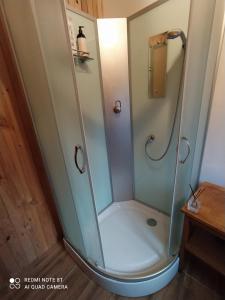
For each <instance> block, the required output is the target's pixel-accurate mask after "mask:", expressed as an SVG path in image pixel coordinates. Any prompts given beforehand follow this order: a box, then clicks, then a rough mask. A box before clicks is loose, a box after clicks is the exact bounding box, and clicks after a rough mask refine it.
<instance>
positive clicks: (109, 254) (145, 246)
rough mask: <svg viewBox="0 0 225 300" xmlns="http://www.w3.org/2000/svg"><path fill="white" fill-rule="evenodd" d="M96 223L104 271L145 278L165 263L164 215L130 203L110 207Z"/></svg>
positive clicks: (166, 231) (166, 233)
mask: <svg viewBox="0 0 225 300" xmlns="http://www.w3.org/2000/svg"><path fill="white" fill-rule="evenodd" d="M148 220H150V222H148ZM151 220H152V222H153V225H155V223H156V225H155V226H151V225H149V223H150V224H151ZM98 221H99V229H100V235H101V240H102V248H103V253H104V261H105V270H106V271H107V272H109V273H111V274H115V275H119V276H123V277H128V278H130V277H140V276H141V277H145V276H148V275H149V272H150V271H151V273H156V272H158V271H159V270H161V269H162V268H163V266H165V265H166V264H168V254H167V251H168V237H169V217H168V216H167V215H165V214H163V213H160V212H158V211H156V210H154V209H152V208H150V207H148V206H146V205H144V204H141V203H140V202H137V201H134V200H130V201H124V202H115V203H113V204H111V205H110V206H109V207H108V208H107V209H106V210H104V211H103V212H102V213H101V214H100V215H99V217H98Z"/></svg>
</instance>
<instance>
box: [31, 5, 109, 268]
mask: <svg viewBox="0 0 225 300" xmlns="http://www.w3.org/2000/svg"><path fill="white" fill-rule="evenodd" d="M33 4H34V5H33V11H34V13H35V16H36V21H37V26H38V29H39V35H40V40H41V43H42V51H43V56H44V59H45V64H46V71H47V75H48V80H49V84H50V87H51V93H52V102H53V108H54V112H55V117H56V122H57V126H58V132H59V137H60V142H61V147H62V151H63V154H64V160H65V165H66V169H67V173H68V178H69V182H70V186H71V191H72V194H73V199H74V206H75V209H76V213H77V217H78V221H79V224H80V230H81V233H82V237H83V243H84V248H85V253H84V254H85V255H84V256H85V258H86V259H87V260H88V261H89V262H90V263H92V264H94V265H99V266H104V263H103V256H102V249H101V241H100V236H99V229H98V222H97V214H96V209H95V204H94V199H93V188H92V183H91V179H90V171H89V163H88V159H87V152H86V144H85V140H84V128H83V124H82V119H81V111H80V105H79V101H78V97H77V90H76V89H77V88H76V79H75V74H74V66H73V58H72V52H71V46H70V41H69V39H68V31H67V19H66V12H65V9H64V3H63V1H54V5H53V2H52V1H50V0H49V1H39V0H37V1H33ZM51 16H54V18H51ZM56 32H57V34H56ZM52 36H54V39H53V38H52ZM70 230H71V232H73V231H75V230H76V228H70ZM69 242H71V241H70V240H69ZM73 246H76V245H73Z"/></svg>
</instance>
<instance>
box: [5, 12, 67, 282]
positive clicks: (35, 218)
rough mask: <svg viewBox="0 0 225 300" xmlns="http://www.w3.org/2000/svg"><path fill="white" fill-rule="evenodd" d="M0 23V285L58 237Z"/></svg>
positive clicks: (39, 159) (54, 213)
mask: <svg viewBox="0 0 225 300" xmlns="http://www.w3.org/2000/svg"><path fill="white" fill-rule="evenodd" d="M1 20H2V18H1V16H0V283H1V282H3V281H4V280H6V279H7V280H8V277H9V276H13V275H15V274H16V273H18V272H21V271H22V270H23V269H24V267H26V266H27V265H29V264H30V263H31V262H33V261H34V260H36V259H37V258H39V257H40V256H41V255H42V254H43V253H44V252H45V251H46V250H48V249H49V248H50V247H52V245H54V244H55V243H56V241H57V239H60V238H61V237H62V236H61V234H62V233H61V229H60V226H59V223H58V219H57V217H56V211H55V207H54V205H53V204H52V202H51V201H52V195H51V190H50V187H49V184H48V181H47V179H46V178H47V176H46V174H45V172H44V171H43V170H44V167H43V161H42V159H41V155H40V150H39V148H38V146H37V141H36V137H35V134H34V130H33V127H32V122H31V118H30V115H29V112H28V108H27V106H26V100H25V99H24V98H25V97H23V96H24V94H23V90H22V88H21V85H19V80H18V78H19V77H18V74H16V73H15V72H14V71H15V70H16V67H15V63H14V64H13V61H12V53H11V52H10V51H11V49H10V46H9V43H8V40H7V35H6V32H5V29H4V26H3V22H1ZM10 53H11V54H10ZM10 55H11V56H10ZM31 145H32V146H31ZM50 198H51V199H50Z"/></svg>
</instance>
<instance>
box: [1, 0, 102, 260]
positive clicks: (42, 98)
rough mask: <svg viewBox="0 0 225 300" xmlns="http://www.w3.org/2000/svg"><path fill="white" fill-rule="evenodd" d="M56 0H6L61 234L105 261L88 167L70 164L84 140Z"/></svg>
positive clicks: (83, 251)
mask: <svg viewBox="0 0 225 300" xmlns="http://www.w3.org/2000/svg"><path fill="white" fill-rule="evenodd" d="M60 2H61V1H59V0H57V1H54V2H53V1H51V0H47V1H46V0H45V1H44V0H43V1H40V0H37V1H36V0H34V1H27V0H21V1H19V2H18V1H15V0H9V1H8V0H7V1H5V2H4V6H5V11H6V15H7V19H8V23H9V25H10V30H11V33H12V38H13V42H14V45H15V49H16V55H17V58H18V62H19V66H20V69H21V73H22V76H23V80H24V83H25V88H26V91H27V94H28V97H29V103H30V106H31V111H32V117H33V120H34V124H35V126H36V130H37V134H38V136H39V141H40V145H41V148H42V153H43V156H44V158H45V161H46V165H47V167H48V173H49V176H50V180H51V182H52V185H53V189H54V192H55V196H56V202H57V206H58V211H59V215H60V219H61V222H62V224H63V230H64V236H65V238H66V239H67V240H68V241H69V242H70V243H71V244H72V245H73V246H74V248H75V249H76V250H78V251H79V252H80V253H81V254H82V255H83V256H85V257H86V258H87V259H88V260H89V262H91V263H93V264H97V265H100V266H104V263H103V257H102V252H101V242H100V237H99V231H98V224H97V216H96V211H95V207H94V204H93V198H92V190H91V186H90V183H89V176H88V172H87V171H86V172H85V173H84V174H82V175H81V174H80V173H79V172H78V170H77V169H76V167H75V164H74V146H75V145H76V144H80V145H81V146H82V147H83V148H84V144H83V137H82V130H81V123H80V111H79V107H78V105H77V98H76V91H75V85H74V82H73V60H72V56H71V50H70V45H69V43H68V40H67V39H66V36H67V35H66V34H67V32H66V30H67V29H66V26H65V25H64V20H63V10H62V6H61V3H62V2H61V3H60ZM28 45H29V47H28ZM87 170H88V165H87Z"/></svg>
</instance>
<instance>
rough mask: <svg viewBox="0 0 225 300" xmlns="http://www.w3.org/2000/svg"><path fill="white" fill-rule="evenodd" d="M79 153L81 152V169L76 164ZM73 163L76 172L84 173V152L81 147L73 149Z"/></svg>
mask: <svg viewBox="0 0 225 300" xmlns="http://www.w3.org/2000/svg"><path fill="white" fill-rule="evenodd" d="M79 151H80V152H81V154H82V157H83V163H82V166H81V167H80V166H79V163H78V153H79ZM74 162H75V166H76V168H77V169H78V171H79V172H80V174H83V173H84V172H85V171H86V168H85V158H84V150H83V148H82V147H81V145H75V148H74Z"/></svg>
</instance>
